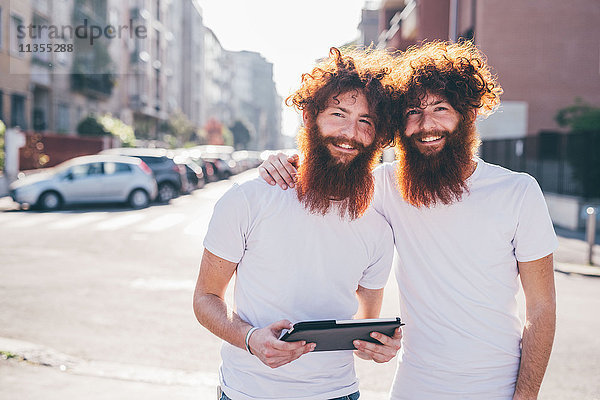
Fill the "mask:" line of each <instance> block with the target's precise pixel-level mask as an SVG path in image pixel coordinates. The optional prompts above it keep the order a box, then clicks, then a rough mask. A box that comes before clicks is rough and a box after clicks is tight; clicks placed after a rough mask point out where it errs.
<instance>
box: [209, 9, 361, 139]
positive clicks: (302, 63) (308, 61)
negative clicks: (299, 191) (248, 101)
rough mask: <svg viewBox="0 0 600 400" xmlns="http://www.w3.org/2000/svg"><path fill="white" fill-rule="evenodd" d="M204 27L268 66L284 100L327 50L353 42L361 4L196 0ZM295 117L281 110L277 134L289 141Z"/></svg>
mask: <svg viewBox="0 0 600 400" xmlns="http://www.w3.org/2000/svg"><path fill="white" fill-rule="evenodd" d="M199 4H200V6H201V7H202V13H203V20H204V25H205V26H207V27H208V28H210V29H211V30H212V31H213V32H214V33H215V35H216V36H217V38H218V39H219V41H220V42H221V45H222V46H223V48H224V49H226V50H232V51H238V50H249V51H255V52H258V53H260V54H262V55H263V57H265V58H266V59H267V61H269V62H271V63H273V79H274V81H275V85H276V87H277V92H278V93H279V95H280V96H281V97H282V98H284V99H285V98H286V97H287V96H288V95H289V94H291V93H292V91H294V90H295V89H296V88H297V87H298V86H299V84H300V77H301V75H302V74H303V73H305V72H310V70H311V69H312V66H313V64H314V62H315V60H316V59H318V58H322V57H325V56H327V54H328V52H329V48H330V47H331V46H341V45H343V44H345V43H348V42H350V41H353V40H354V39H356V38H357V37H358V28H357V27H358V23H359V22H360V17H361V9H362V8H363V6H364V4H365V0H299V1H287V0H199ZM299 124H300V119H299V114H298V113H297V112H295V111H294V110H293V109H291V108H290V107H287V106H285V105H282V133H283V134H285V135H288V136H294V135H295V134H296V132H297V130H298V127H299Z"/></svg>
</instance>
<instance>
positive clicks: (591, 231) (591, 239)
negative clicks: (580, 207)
mask: <svg viewBox="0 0 600 400" xmlns="http://www.w3.org/2000/svg"><path fill="white" fill-rule="evenodd" d="M585 211H586V212H587V224H586V225H587V231H586V237H587V242H588V246H589V249H588V264H589V265H594V263H593V262H592V255H593V253H594V243H596V209H595V208H594V207H588V208H587V210H585Z"/></svg>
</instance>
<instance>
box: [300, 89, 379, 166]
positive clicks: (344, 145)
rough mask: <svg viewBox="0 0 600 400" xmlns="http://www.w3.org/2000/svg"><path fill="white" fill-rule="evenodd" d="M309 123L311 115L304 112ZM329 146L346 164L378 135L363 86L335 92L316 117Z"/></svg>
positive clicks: (305, 119)
mask: <svg viewBox="0 0 600 400" xmlns="http://www.w3.org/2000/svg"><path fill="white" fill-rule="evenodd" d="M303 118H304V123H305V125H308V124H309V121H308V115H307V114H306V113H304V114H303ZM315 123H316V125H317V127H318V129H319V131H320V133H321V136H322V138H323V143H324V144H325V147H326V148H327V150H328V151H329V153H330V154H331V156H332V157H333V158H334V159H335V160H337V162H339V163H342V164H347V163H349V162H350V161H352V160H353V159H354V158H355V157H356V156H357V155H359V154H360V153H362V152H364V151H366V148H367V147H369V146H371V145H372V144H373V140H374V139H375V121H374V117H373V115H372V114H371V112H370V110H369V104H368V102H367V98H366V97H365V95H364V94H363V92H362V91H360V90H351V91H349V92H346V93H342V94H339V95H337V96H332V97H331V98H330V99H329V101H328V102H327V104H326V107H325V109H324V110H323V111H321V112H320V113H319V114H318V115H317V118H316V120H315Z"/></svg>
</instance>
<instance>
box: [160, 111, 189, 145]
mask: <svg viewBox="0 0 600 400" xmlns="http://www.w3.org/2000/svg"><path fill="white" fill-rule="evenodd" d="M164 129H165V130H166V131H167V132H169V133H170V134H171V135H173V136H174V137H175V139H176V141H177V142H178V143H179V145H184V144H186V143H188V142H190V141H191V140H192V137H193V135H194V133H195V132H196V127H195V126H194V124H193V123H192V121H190V120H189V119H188V117H187V115H185V114H184V113H183V112H182V111H181V110H177V111H175V112H174V113H173V114H171V115H170V116H169V119H168V120H167V122H166V124H165V126H164Z"/></svg>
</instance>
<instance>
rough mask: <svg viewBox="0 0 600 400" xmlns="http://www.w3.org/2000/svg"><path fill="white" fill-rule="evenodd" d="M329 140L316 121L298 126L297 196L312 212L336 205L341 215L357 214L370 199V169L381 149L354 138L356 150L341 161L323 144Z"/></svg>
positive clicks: (372, 184)
mask: <svg viewBox="0 0 600 400" xmlns="http://www.w3.org/2000/svg"><path fill="white" fill-rule="evenodd" d="M331 142H335V139H334V138H331V137H323V136H322V135H321V133H320V132H319V128H318V127H317V126H316V124H314V125H312V126H311V127H310V128H308V129H306V128H302V129H301V130H300V133H299V134H298V147H299V150H300V153H301V154H303V155H304V160H303V161H302V164H301V165H300V167H299V168H298V183H297V186H296V193H297V195H298V199H299V200H300V202H302V203H303V204H304V206H305V207H306V209H307V210H309V211H310V212H312V213H316V214H322V215H325V214H326V213H327V212H328V211H329V210H330V209H331V208H332V207H337V209H338V210H337V211H338V214H339V215H340V216H341V217H342V218H344V217H345V216H346V215H347V216H348V217H349V218H350V219H356V218H359V217H360V216H362V215H363V214H364V212H365V211H366V210H367V208H368V207H369V204H371V200H372V199H373V190H374V187H375V185H374V181H373V175H372V171H373V168H375V166H376V165H377V162H378V160H379V157H380V155H381V151H380V150H378V148H377V146H375V144H372V145H370V146H368V147H363V146H360V144H359V143H355V142H353V145H354V146H355V147H356V148H358V149H359V150H360V152H359V154H358V155H356V157H354V159H352V160H351V161H349V162H348V163H341V162H339V161H337V160H336V159H335V158H334V157H333V156H332V155H331V153H330V152H329V150H328V149H327V147H326V146H327V144H328V143H331Z"/></svg>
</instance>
